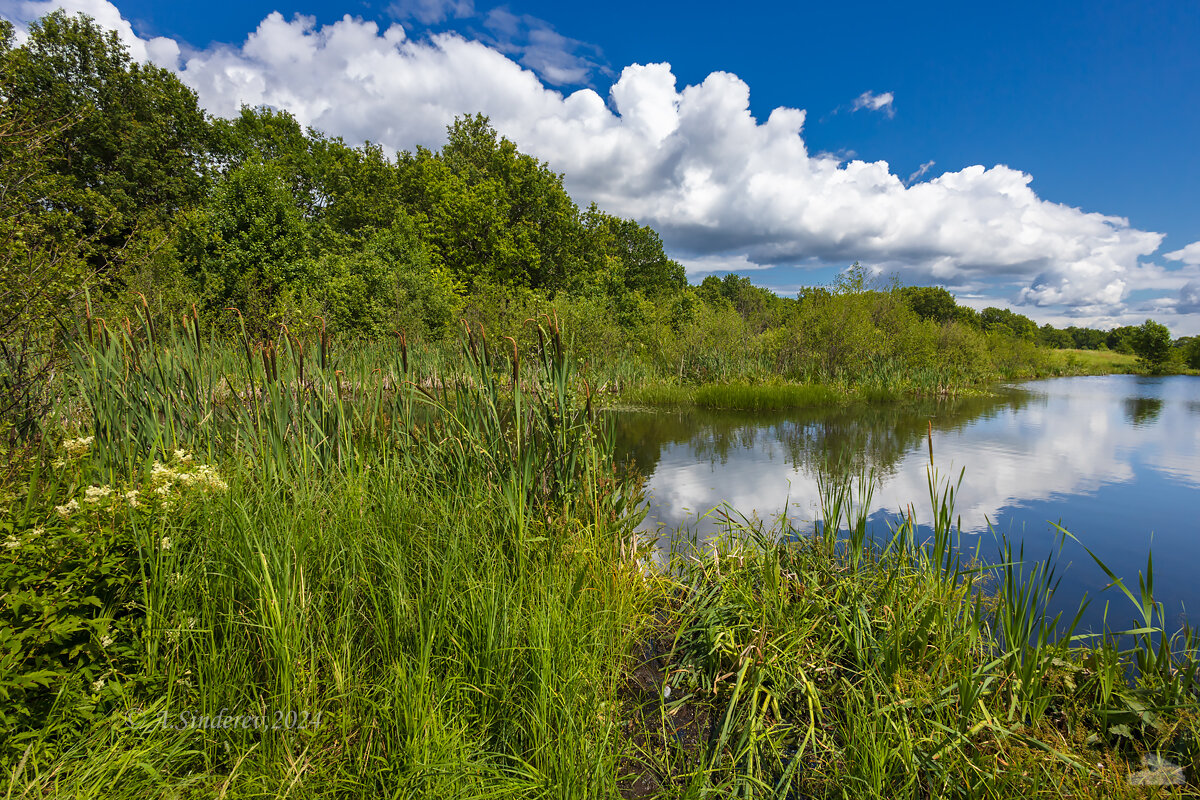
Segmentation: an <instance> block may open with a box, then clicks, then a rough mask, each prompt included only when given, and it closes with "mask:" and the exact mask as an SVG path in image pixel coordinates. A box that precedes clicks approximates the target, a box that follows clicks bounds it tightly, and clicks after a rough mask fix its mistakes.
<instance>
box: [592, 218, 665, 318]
mask: <svg viewBox="0 0 1200 800" xmlns="http://www.w3.org/2000/svg"><path fill="white" fill-rule="evenodd" d="M582 223H583V228H584V230H585V231H586V233H587V236H588V251H589V252H588V256H589V257H590V259H591V261H592V264H593V266H592V267H591V271H592V272H593V273H598V272H605V271H607V270H609V269H611V262H612V260H614V259H615V260H616V261H618V262H620V263H619V268H620V271H621V276H622V280H621V284H622V286H623V287H624V289H625V290H626V291H639V292H641V293H642V294H643V295H645V296H646V297H660V296H662V295H668V294H674V293H677V292H679V291H681V290H682V289H683V288H684V287H685V286H687V276H686V275H685V274H684V270H683V265H681V264H680V263H679V262H678V261H674V260H672V259H670V258H668V257H667V254H666V252H665V251H664V250H663V243H662V239H661V238H659V235H658V234H657V233H656V232H655V231H654V230H653V229H652V228H649V227H647V226H645V225H639V224H638V223H637V222H635V221H634V220H631V219H622V218H621V217H617V216H613V215H612V214H608V213H605V212H603V211H600V210H599V209H598V208H597V207H596V205H595V204H594V203H593V204H592V205H591V206H590V207H589V208H588V210H587V211H586V212H584V214H583V219H582Z"/></svg>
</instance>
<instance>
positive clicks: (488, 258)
mask: <svg viewBox="0 0 1200 800" xmlns="http://www.w3.org/2000/svg"><path fill="white" fill-rule="evenodd" d="M398 170H399V181H400V188H399V192H400V196H401V197H402V199H403V200H404V202H405V204H406V206H407V207H408V208H409V209H410V210H411V212H412V213H413V214H414V215H416V216H417V217H418V218H419V219H421V220H422V222H423V224H424V229H425V232H426V236H427V237H428V241H429V242H430V244H431V246H432V248H433V251H434V252H435V253H436V254H437V257H438V259H439V265H440V266H445V267H446V268H448V269H449V270H450V271H451V274H452V275H454V277H455V278H456V279H457V280H460V281H462V282H463V284H464V285H465V286H466V287H467V288H468V289H469V290H471V289H473V288H474V286H475V285H476V283H479V282H491V283H500V284H505V285H512V286H523V287H526V288H529V289H533V290H535V291H542V292H545V293H548V294H553V293H554V292H556V291H558V290H559V289H562V288H565V287H566V286H567V285H568V282H569V277H570V276H571V275H572V273H573V272H574V271H575V270H576V269H577V268H578V264H579V261H580V256H579V252H578V250H579V246H580V241H581V236H580V234H581V233H582V226H581V225H580V221H579V210H578V209H577V208H576V207H575V204H574V203H573V202H572V201H571V198H570V197H569V196H568V195H567V193H566V191H565V190H564V189H563V187H562V178H561V176H559V175H556V174H555V173H553V172H551V171H550V170H549V169H548V168H547V167H546V166H545V165H544V164H541V163H540V162H538V161H537V160H536V159H534V158H532V157H530V156H526V155H522V154H521V153H519V152H518V151H517V149H516V145H514V144H513V143H512V142H510V141H509V140H507V139H503V138H499V137H498V136H497V134H496V132H495V130H493V129H492V127H491V126H490V124H489V123H488V120H487V118H486V117H483V116H481V115H477V116H474V117H464V118H460V119H458V120H457V121H455V123H454V124H453V125H451V126H450V129H449V141H448V142H447V143H446V146H445V147H444V148H443V149H442V151H441V153H439V154H434V153H431V152H430V151H428V150H425V149H423V148H418V150H417V152H416V153H415V154H412V153H404V154H402V155H401V158H400V163H399V165H398Z"/></svg>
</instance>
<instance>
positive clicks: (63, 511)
mask: <svg viewBox="0 0 1200 800" xmlns="http://www.w3.org/2000/svg"><path fill="white" fill-rule="evenodd" d="M54 510H55V511H57V512H58V513H59V515H60V516H63V517H69V516H71V515H72V514H73V513H75V512H76V511H78V510H79V501H78V500H76V499H75V498H73V497H72V498H71V499H70V500H68V501H67V502H66V503H64V504H63V505H61V506H55V507H54Z"/></svg>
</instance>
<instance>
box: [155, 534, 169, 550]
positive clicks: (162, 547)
mask: <svg viewBox="0 0 1200 800" xmlns="http://www.w3.org/2000/svg"><path fill="white" fill-rule="evenodd" d="M158 549H160V550H162V551H164V552H165V551H167V550H170V549H171V537H170V536H164V537H162V541H160V542H159V543H158Z"/></svg>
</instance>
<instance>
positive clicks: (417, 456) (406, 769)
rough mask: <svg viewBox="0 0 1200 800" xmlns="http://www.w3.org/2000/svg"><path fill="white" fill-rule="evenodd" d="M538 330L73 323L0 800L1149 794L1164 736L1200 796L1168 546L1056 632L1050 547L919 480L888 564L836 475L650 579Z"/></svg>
mask: <svg viewBox="0 0 1200 800" xmlns="http://www.w3.org/2000/svg"><path fill="white" fill-rule="evenodd" d="M533 334H534V336H535V337H536V338H535V339H534V341H531V342H522V343H510V342H507V341H502V342H495V341H489V340H488V339H487V338H486V337H484V336H483V334H482V332H481V331H478V330H472V331H471V332H470V333H469V334H467V335H466V336H465V337H464V339H463V341H462V346H461V349H460V351H459V352H458V353H457V354H448V353H445V352H443V351H437V352H436V353H431V351H429V350H428V349H423V348H422V347H420V346H416V345H414V346H412V347H409V346H408V344H407V343H406V342H404V341H402V340H397V341H396V342H394V343H393V344H392V345H391V346H386V345H384V344H376V345H374V346H373V347H372V348H371V349H368V350H358V351H356V352H353V353H348V354H346V355H344V356H342V355H339V354H338V353H337V352H335V348H334V347H333V343H331V342H330V341H329V340H328V339H327V338H326V337H322V338H321V339H320V340H318V341H313V342H306V343H303V344H302V343H300V342H297V341H295V340H292V339H284V338H281V339H280V340H279V341H278V342H275V343H273V344H270V345H259V344H256V343H253V342H250V341H249V340H243V341H241V342H234V343H222V342H216V341H213V340H211V339H206V338H205V337H204V336H203V335H201V331H200V329H199V326H198V325H196V324H195V323H194V321H193V322H191V323H189V324H188V326H187V327H186V328H181V329H177V330H168V331H152V330H149V329H145V330H143V331H140V332H139V331H130V332H126V333H118V334H111V333H104V332H102V331H100V330H98V329H97V330H93V331H92V333H91V335H90V336H85V337H84V339H83V341H82V342H81V343H80V347H79V349H78V350H77V352H76V357H75V361H74V369H73V371H72V373H71V377H72V380H73V381H74V382H75V383H74V386H73V387H67V388H65V389H64V391H63V393H62V397H61V399H60V404H59V407H58V409H57V410H56V413H55V415H54V416H53V417H52V419H51V420H49V421H48V423H47V429H48V435H47V436H46V437H45V438H44V439H43V440H42V441H41V442H40V443H37V444H36V446H33V447H31V448H30V449H28V450H25V451H22V452H15V453H10V454H9V455H10V459H9V460H10V463H11V464H12V466H11V467H10V470H9V472H8V473H7V478H6V479H5V481H4V483H3V484H2V485H0V488H2V489H3V491H2V494H0V505H2V507H3V509H4V514H3V515H0V519H3V520H4V522H3V526H4V527H3V529H2V530H0V534H3V536H6V537H8V539H7V540H6V541H5V542H4V544H5V547H4V548H3V549H2V550H0V585H3V586H4V595H3V600H4V602H3V603H0V642H3V648H4V649H3V651H2V652H0V658H2V660H0V668H2V669H0V714H2V715H3V720H0V721H2V722H3V729H2V733H0V736H2V738H0V759H2V760H3V764H4V775H5V776H6V784H7V785H6V795H7V796H9V797H44V796H47V795H54V796H64V797H68V796H69V797H120V796H129V797H146V796H178V797H212V796H226V797H263V798H267V797H272V798H282V797H306V798H308V797H331V798H332V797H413V798H424V797H446V798H460V797H464V798H465V797H480V798H483V797H522V798H525V797H529V798H532V797H598V798H615V797H618V796H639V797H640V796H653V797H664V798H667V797H670V798H675V797H696V798H699V797H732V796H751V795H754V796H763V797H779V798H785V797H797V796H800V797H879V798H891V797H914V798H915V797H929V796H938V797H942V796H945V797H1015V796H1021V797H1034V796H1043V797H1060V796H1064V795H1073V796H1077V797H1120V796H1135V794H1136V796H1139V797H1140V796H1144V794H1142V793H1143V792H1144V790H1142V789H1134V788H1132V787H1130V786H1128V785H1127V782H1126V776H1127V774H1128V773H1129V771H1130V769H1131V768H1130V766H1129V765H1130V764H1134V765H1135V766H1134V767H1132V768H1133V769H1136V768H1137V766H1136V763H1137V760H1138V758H1139V757H1140V755H1141V754H1142V753H1145V752H1158V751H1161V752H1163V753H1164V754H1166V755H1168V756H1169V757H1170V758H1172V759H1174V760H1175V761H1176V762H1178V763H1183V764H1185V765H1186V766H1188V768H1189V769H1190V770H1191V772H1190V775H1191V777H1192V780H1193V781H1194V780H1195V774H1196V773H1195V770H1196V766H1197V758H1198V745H1197V742H1198V741H1200V723H1198V722H1197V720H1198V719H1200V713H1198V711H1200V708H1198V700H1197V688H1196V668H1197V660H1196V659H1197V654H1196V646H1195V642H1194V640H1193V639H1192V638H1191V633H1190V631H1187V630H1184V631H1181V632H1179V633H1178V634H1176V635H1171V634H1172V633H1173V632H1172V631H1170V630H1169V629H1167V627H1166V624H1165V620H1164V618H1163V612H1162V608H1161V606H1158V605H1157V604H1156V603H1155V602H1154V600H1153V593H1154V583H1153V581H1154V578H1153V569H1152V566H1153V565H1152V562H1150V563H1148V564H1147V569H1146V570H1145V572H1144V573H1143V577H1142V581H1141V584H1140V586H1139V587H1138V588H1137V589H1136V590H1135V589H1133V588H1130V589H1129V590H1128V591H1127V592H1126V593H1125V595H1124V599H1123V598H1122V597H1121V596H1118V597H1117V600H1118V601H1121V602H1129V603H1131V604H1132V606H1133V607H1134V610H1135V612H1136V614H1135V617H1136V619H1137V620H1138V621H1137V623H1136V627H1135V630H1134V632H1132V633H1130V634H1128V635H1126V636H1124V637H1117V636H1115V635H1109V636H1106V637H1100V638H1098V639H1078V640H1072V639H1071V638H1070V637H1062V636H1056V635H1054V634H1055V632H1056V630H1058V629H1059V628H1061V627H1062V626H1063V625H1068V626H1069V623H1070V621H1069V620H1058V621H1057V622H1056V621H1055V620H1052V619H1049V618H1047V615H1046V611H1045V610H1046V608H1047V603H1048V599H1049V596H1050V593H1051V592H1052V590H1053V587H1054V585H1055V579H1056V562H1055V560H1054V559H1053V558H1048V559H1042V558H1041V556H1040V554H1039V555H1038V556H1037V557H1032V558H1031V557H1028V556H1027V555H1026V554H1025V553H1024V552H1022V551H1021V550H1019V549H1014V548H1012V547H1008V549H1007V550H1005V551H1004V555H1003V557H1001V558H1000V559H999V564H998V565H997V566H994V567H984V566H981V565H978V564H974V563H969V562H964V561H962V560H961V559H959V558H958V556H956V555H955V553H956V551H955V549H954V548H953V547H952V546H951V545H952V544H953V543H954V540H955V535H956V534H955V531H954V528H953V526H952V523H951V520H953V519H954V508H953V506H954V502H953V501H954V491H953V490H952V489H953V488H954V487H952V486H951V485H949V484H948V483H946V482H944V481H942V480H940V479H939V478H938V477H937V475H936V473H935V472H933V471H932V467H931V473H930V481H929V502H930V503H931V506H932V510H933V512H934V516H935V518H936V519H937V524H936V526H935V529H934V536H933V539H932V540H931V541H930V542H922V541H919V540H918V539H917V537H916V529H915V528H914V526H913V524H912V522H911V521H910V520H899V521H898V522H897V525H896V527H895V529H894V530H893V531H892V533H891V534H890V535H887V536H884V537H883V540H882V542H879V543H877V544H874V545H873V544H872V539H871V536H870V534H869V532H868V531H867V528H866V520H865V517H864V516H863V514H862V512H861V509H865V508H867V507H869V493H870V491H871V489H872V484H871V483H870V481H860V482H858V483H855V484H851V483H847V482H843V481H837V480H828V481H826V482H825V483H824V485H823V487H822V516H823V520H822V524H821V526H819V527H818V529H817V530H816V531H812V530H796V529H794V528H793V527H792V526H791V525H790V524H789V523H788V521H787V520H781V521H780V523H779V525H778V526H777V527H775V528H770V529H764V528H762V527H761V526H759V525H754V524H751V523H749V522H746V521H745V520H742V519H740V518H739V517H737V515H736V514H734V513H731V514H729V521H728V526H727V531H726V532H725V535H723V536H721V537H719V538H718V540H716V541H715V542H712V543H699V542H693V543H692V544H691V545H689V544H688V543H687V542H681V543H677V546H675V547H674V548H673V550H672V552H671V558H670V563H669V565H668V566H667V568H666V569H664V570H661V571H659V570H650V569H647V566H646V564H647V561H648V557H649V553H648V551H647V547H646V543H644V542H641V541H640V540H639V539H638V537H637V536H635V535H634V530H635V528H636V526H637V524H638V523H639V521H640V519H641V517H642V514H643V513H644V510H643V508H644V507H643V506H641V504H640V503H639V497H640V495H639V490H638V486H637V483H636V480H634V479H630V478H623V477H621V476H619V475H618V473H617V472H616V471H615V470H614V469H613V465H612V463H611V455H610V454H611V436H610V434H609V432H608V431H607V430H606V429H605V427H604V422H603V417H595V416H594V414H593V411H594V409H593V399H594V397H593V395H594V391H593V388H592V386H593V384H592V382H591V381H586V380H584V377H583V376H581V375H579V374H577V373H576V372H575V365H576V364H577V361H576V360H575V359H573V358H572V357H571V354H570V352H569V348H567V347H566V345H565V343H564V341H563V338H562V336H561V335H560V333H559V331H558V330H557V326H556V325H555V324H554V323H553V321H552V320H543V321H542V325H541V328H540V330H534V331H533ZM881 385H883V384H881ZM683 391H687V392H688V394H687V398H688V401H689V402H699V400H700V398H701V397H702V398H704V399H705V402H710V403H714V404H719V403H728V404H732V405H742V404H751V403H757V404H759V405H757V406H751V407H757V408H769V407H779V406H776V405H772V404H776V403H786V404H792V403H805V404H811V403H823V402H827V401H829V400H830V399H832V398H831V397H830V392H831V391H832V390H830V389H828V388H825V387H820V386H805V385H796V386H786V385H777V386H774V387H759V386H751V385H749V384H739V383H725V384H721V385H718V386H713V387H702V388H701V389H695V390H675V389H669V388H667V389H662V392H663V394H662V395H661V397H663V398H666V397H670V396H675V397H679V396H681V395H680V394H676V395H671V394H669V393H670V392H683ZM706 391H707V392H708V393H707V394H703V393H704V392H706ZM647 402H649V401H647ZM717 407H723V406H717ZM79 437H83V438H79ZM89 437H90V438H89ZM960 480H961V478H960ZM135 492H136V494H134V493H135ZM839 530H840V531H842V532H843V534H842V535H841V536H836V535H834V533H835V532H837V531H839ZM1002 545H1003V543H1002ZM1003 546H1006V545H1003ZM1068 546H1074V545H1073V544H1070V543H1068ZM1124 589H1125V587H1123V586H1120V587H1118V589H1117V590H1115V591H1117V592H1121V591H1124ZM1131 665H1136V668H1137V671H1136V678H1135V679H1133V680H1130V678H1129V676H1130V675H1131V674H1133V673H1131V671H1130V667H1131ZM667 688H669V689H670V692H669V693H668V692H667V691H665V690H666V689H667ZM277 726H278V727H277ZM1190 788H1193V789H1194V785H1193V786H1192V787H1190Z"/></svg>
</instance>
